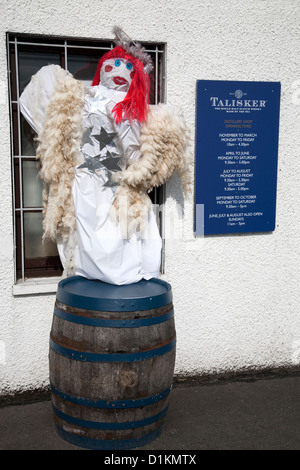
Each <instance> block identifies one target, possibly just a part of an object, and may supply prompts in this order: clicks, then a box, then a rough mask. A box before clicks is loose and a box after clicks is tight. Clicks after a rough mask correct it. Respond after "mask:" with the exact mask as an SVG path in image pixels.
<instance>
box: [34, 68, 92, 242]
mask: <svg viewBox="0 0 300 470" xmlns="http://www.w3.org/2000/svg"><path fill="white" fill-rule="evenodd" d="M56 73H57V87H56V89H55V92H54V94H53V96H52V98H51V100H50V102H49V106H48V110H47V116H46V121H45V126H44V128H43V131H42V132H41V133H40V134H39V137H38V142H39V144H38V147H37V158H38V159H40V164H41V169H40V176H41V178H42V180H43V181H44V191H43V203H44V212H43V214H44V220H43V229H44V238H50V239H53V240H57V239H58V238H61V239H62V240H64V241H66V240H67V239H68V238H69V235H70V233H72V232H74V230H75V227H76V220H75V212H74V204H73V197H72V185H73V180H74V174H75V168H76V166H77V165H78V164H79V162H80V143H81V137H82V133H83V123H82V109H83V105H84V86H83V84H82V83H81V82H79V81H78V80H75V79H74V78H73V77H72V75H71V74H70V73H69V72H67V71H66V70H64V69H62V68H60V67H58V69H57V72H56Z"/></svg>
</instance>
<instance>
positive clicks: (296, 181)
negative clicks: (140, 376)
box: [0, 0, 300, 394]
mask: <svg viewBox="0 0 300 470" xmlns="http://www.w3.org/2000/svg"><path fill="white" fill-rule="evenodd" d="M0 13H1V25H0V28H1V36H0V112H1V120H0V136H1V138H0V158H1V167H0V168H1V184H0V237H1V238H0V239H1V243H0V257H1V260H0V276H1V289H0V394H8V393H14V392H15V391H24V390H29V389H38V388H43V387H46V386H47V385H48V341H49V332H50V328H51V322H52V312H53V304H54V300H55V283H54V284H53V285H51V284H49V281H47V282H46V281H45V282H41V281H39V283H38V284H35V285H33V282H32V281H31V283H25V284H24V285H18V286H14V260H13V225H12V221H13V214H12V177H11V147H10V121H9V105H8V81H7V57H6V32H18V33H31V34H46V35H60V36H72V37H88V38H99V39H101V38H112V33H111V30H112V27H113V26H114V25H115V24H118V25H120V26H122V27H123V29H124V30H125V31H127V32H128V34H129V35H130V36H132V37H133V38H135V39H137V40H141V41H156V42H165V43H166V44H167V64H166V74H167V76H166V79H167V81H166V83H167V101H168V102H169V103H172V104H175V105H177V106H179V107H181V108H182V109H183V111H184V114H185V118H186V121H187V124H188V126H189V128H190V130H191V136H192V137H193V136H194V132H195V86H196V80H197V79H215V80H247V81H252V80H253V81H280V82H281V87H282V89H281V90H282V91H281V116H280V139H279V168H278V188H277V221H276V225H277V226H276V230H275V231H274V232H273V233H269V234H247V235H227V236H214V237H205V239H203V238H197V239H195V238H194V235H193V194H191V196H190V197H189V198H188V199H187V200H186V201H185V203H184V217H183V218H182V217H181V215H180V213H178V212H177V208H176V203H177V201H178V200H179V201H181V200H182V196H181V190H180V184H179V182H178V180H177V179H176V177H174V178H173V179H172V181H170V182H169V183H168V185H167V189H166V191H167V200H166V218H167V219H168V218H170V215H171V214H175V216H174V217H175V220H174V223H175V226H176V227H177V232H176V233H177V234H178V239H177V240H174V239H173V240H170V239H166V260H165V274H164V275H163V279H165V280H166V281H168V282H170V284H171V285H172V289H173V295H174V303H175V315H176V317H175V318H176V329H177V338H178V340H177V364H176V371H175V372H176V374H185V375H194V374H198V375H199V374H200V375H201V374H213V373H227V372H233V371H243V370H252V369H254V370H255V369H262V368H269V367H272V368H276V367H292V366H298V365H299V363H300V315H299V300H300V295H299V294H300V287H299V286H300V258H299V233H300V222H299V215H298V214H299V209H300V207H299V196H300V186H299V185H300V150H299V149H300V120H299V112H300V75H299V70H300V63H299V50H300V26H299V25H300V3H299V0H286V1H284V2H283V1H282V0H247V1H246V0H230V1H228V0H218V1H212V0H201V1H199V0H190V1H188V2H186V1H180V0H169V1H168V2H161V1H160V0H126V1H124V0H118V1H115V2H112V1H111V0H100V1H99V0H90V1H89V2H82V1H79V0H72V1H71V0H66V1H64V2H61V1H58V0H47V1H45V0H31V1H30V2H25V1H24V0H23V1H22V0H2V2H1V6H0ZM192 152H193V155H194V142H192ZM192 171H193V167H192ZM266 177H267V176H266Z"/></svg>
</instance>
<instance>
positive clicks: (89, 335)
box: [49, 276, 176, 449]
mask: <svg viewBox="0 0 300 470" xmlns="http://www.w3.org/2000/svg"><path fill="white" fill-rule="evenodd" d="M175 344H176V332H175V324H174V310H173V299H172V290H171V286H170V285H169V284H168V283H166V282H164V281H161V280H159V279H151V280H149V281H140V282H138V283H136V284H131V285H125V286H113V285H110V284H105V283H102V282H101V281H91V280H87V279H84V278H81V277H79V276H74V277H70V278H67V279H64V280H63V281H61V282H60V283H59V286H58V290H57V295H56V302H55V307H54V315H53V322H52V328H51V333H50V350H49V368H50V384H51V391H52V394H51V396H52V407H53V414H54V420H55V425H56V428H57V431H58V433H59V435H60V436H61V437H62V438H63V439H65V440H67V441H68V442H71V443H72V444H74V445H77V446H80V447H85V448H89V449H131V448H135V447H140V446H143V445H145V444H147V443H148V442H151V441H152V440H153V439H155V438H157V436H158V435H159V434H160V433H161V431H162V426H163V424H164V421H165V417H166V413H167V408H168V403H169V397H170V391H171V387H172V380H173V373H174V365H175V351H176V347H175Z"/></svg>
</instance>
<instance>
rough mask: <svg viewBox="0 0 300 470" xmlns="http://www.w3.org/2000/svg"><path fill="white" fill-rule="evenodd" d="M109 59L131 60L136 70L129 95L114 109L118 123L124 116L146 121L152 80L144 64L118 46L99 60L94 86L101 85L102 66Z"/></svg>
mask: <svg viewBox="0 0 300 470" xmlns="http://www.w3.org/2000/svg"><path fill="white" fill-rule="evenodd" d="M108 59H125V60H130V62H131V63H132V65H133V70H134V74H133V78H132V82H131V85H130V87H129V90H128V92H127V95H126V96H125V98H124V100H123V101H121V102H120V103H117V104H116V105H115V107H114V108H113V110H112V111H113V114H114V116H115V120H116V123H120V122H121V121H122V118H124V119H129V120H130V121H131V120H132V119H137V120H138V121H139V122H143V121H146V119H147V112H148V106H149V89H150V80H149V76H148V74H147V73H145V72H144V64H143V63H142V62H141V61H140V60H138V59H137V58H136V57H133V56H131V55H130V54H128V53H127V52H126V51H125V50H124V49H123V47H121V46H117V47H115V48H114V49H112V50H111V51H109V52H107V53H106V54H104V56H103V57H101V59H100V60H99V63H98V66H97V71H96V74H95V76H94V79H93V82H92V86H95V85H99V83H100V71H101V67H102V65H103V62H105V61H106V60H108ZM123 113H124V115H123Z"/></svg>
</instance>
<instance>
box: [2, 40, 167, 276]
mask: <svg viewBox="0 0 300 470" xmlns="http://www.w3.org/2000/svg"><path fill="white" fill-rule="evenodd" d="M7 46H8V64H9V93H10V116H11V133H12V168H13V189H14V201H13V207H14V236H15V273H16V280H23V281H24V280H25V279H27V278H33V277H35V278H36V277H50V276H59V275H61V273H62V266H61V263H60V259H59V256H58V252H57V248H56V245H55V244H54V243H52V242H46V243H42V218H43V216H42V186H43V185H42V181H41V180H40V179H39V176H38V164H37V161H36V157H35V135H34V132H33V130H32V129H31V127H30V126H29V124H28V123H27V122H26V120H25V119H24V118H23V116H22V115H21V114H20V110H19V105H18V98H19V96H20V95H21V93H22V91H23V90H24V88H25V86H26V85H27V84H28V83H29V81H30V78H31V76H32V75H34V74H35V73H36V72H37V71H38V70H39V69H40V68H41V67H43V66H44V65H48V64H58V65H60V66H61V67H63V68H65V69H67V70H69V71H70V72H71V73H72V74H73V75H74V77H75V78H77V79H78V80H82V81H84V82H85V83H86V84H90V83H91V81H92V79H93V76H94V74H95V71H96V67H97V63H98V61H99V59H100V57H101V56H102V55H103V54H104V53H105V52H107V51H108V50H109V49H111V48H112V47H114V46H115V45H114V43H113V42H108V41H100V40H86V39H75V38H68V39H65V38H57V37H47V36H31V35H19V34H13V33H9V34H8V35H7ZM143 46H144V47H145V48H146V50H147V52H148V53H149V54H150V55H151V56H152V58H153V64H154V69H153V71H152V72H151V90H150V102H151V103H152V104H156V103H158V102H163V101H164V95H163V93H164V45H163V44H153V43H151V44H148V43H147V44H146V43H143ZM151 197H152V201H153V202H154V203H155V204H158V205H161V204H162V202H163V190H162V189H159V190H156V191H154V192H153V193H152V195H151Z"/></svg>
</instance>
